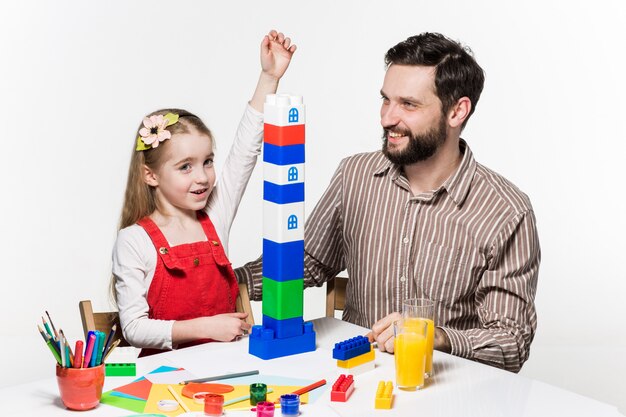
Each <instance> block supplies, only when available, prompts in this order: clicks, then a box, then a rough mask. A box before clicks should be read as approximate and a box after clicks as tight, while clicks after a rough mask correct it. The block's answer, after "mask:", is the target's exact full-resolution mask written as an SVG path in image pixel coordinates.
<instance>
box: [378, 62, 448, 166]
mask: <svg viewBox="0 0 626 417" xmlns="http://www.w3.org/2000/svg"><path fill="white" fill-rule="evenodd" d="M380 92H381V96H382V99H383V103H382V106H381V108H380V123H381V125H382V126H383V153H384V154H385V156H387V158H388V159H389V160H390V161H391V162H393V163H395V164H398V165H410V164H414V163H416V162H419V161H424V160H426V159H428V158H430V157H431V156H433V155H434V154H435V153H436V152H437V150H438V149H439V148H440V147H441V145H443V143H444V142H445V141H446V136H447V127H448V126H447V120H446V117H445V115H444V114H442V112H441V100H439V98H438V97H437V95H436V94H435V68H434V67H424V66H414V65H395V64H394V65H391V66H390V67H389V69H387V73H386V74H385V81H384V83H383V88H382V89H381V91H380Z"/></svg>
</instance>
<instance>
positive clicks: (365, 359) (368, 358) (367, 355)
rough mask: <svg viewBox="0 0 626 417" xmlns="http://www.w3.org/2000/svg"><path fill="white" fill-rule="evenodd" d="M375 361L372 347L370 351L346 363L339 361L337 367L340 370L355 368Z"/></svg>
mask: <svg viewBox="0 0 626 417" xmlns="http://www.w3.org/2000/svg"><path fill="white" fill-rule="evenodd" d="M373 360H374V349H373V348H372V346H370V351H369V352H367V353H364V354H362V355H359V356H355V357H354V358H350V359H347V360H345V361H341V360H337V366H338V367H340V368H347V369H349V368H354V367H355V366H359V365H363V364H364V363H367V362H370V361H373Z"/></svg>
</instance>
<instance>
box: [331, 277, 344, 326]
mask: <svg viewBox="0 0 626 417" xmlns="http://www.w3.org/2000/svg"><path fill="white" fill-rule="evenodd" d="M347 285H348V277H342V276H336V277H335V278H333V279H331V280H330V281H327V282H326V317H335V311H336V310H343V309H344V308H345V305H346V286H347Z"/></svg>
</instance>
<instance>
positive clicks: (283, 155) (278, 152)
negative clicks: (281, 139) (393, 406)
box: [263, 143, 304, 165]
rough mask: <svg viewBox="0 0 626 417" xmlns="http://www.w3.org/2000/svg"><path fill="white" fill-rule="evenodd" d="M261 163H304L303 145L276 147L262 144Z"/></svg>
mask: <svg viewBox="0 0 626 417" xmlns="http://www.w3.org/2000/svg"><path fill="white" fill-rule="evenodd" d="M263 161H265V162H269V163H270V164H276V165H293V164H303V163H304V145H288V146H276V145H272V144H269V143H263Z"/></svg>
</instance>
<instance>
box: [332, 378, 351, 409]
mask: <svg viewBox="0 0 626 417" xmlns="http://www.w3.org/2000/svg"><path fill="white" fill-rule="evenodd" d="M353 391H354V377H353V376H352V375H348V376H345V375H344V374H341V375H339V378H337V381H335V383H334V384H333V389H332V390H331V391H330V400H331V401H335V402H342V403H345V402H346V401H348V398H350V395H352V392H353Z"/></svg>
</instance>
